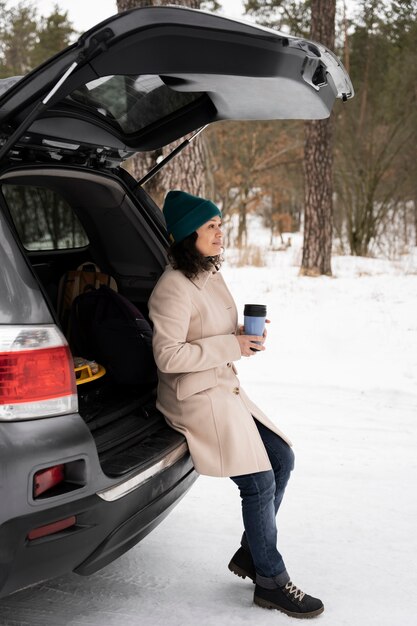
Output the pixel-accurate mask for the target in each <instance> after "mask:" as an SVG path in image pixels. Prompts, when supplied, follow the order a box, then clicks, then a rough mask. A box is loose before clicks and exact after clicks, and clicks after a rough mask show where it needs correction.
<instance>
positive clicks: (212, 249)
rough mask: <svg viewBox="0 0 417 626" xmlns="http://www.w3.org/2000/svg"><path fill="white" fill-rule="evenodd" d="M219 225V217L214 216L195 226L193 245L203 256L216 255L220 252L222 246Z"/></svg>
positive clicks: (220, 222)
mask: <svg viewBox="0 0 417 626" xmlns="http://www.w3.org/2000/svg"><path fill="white" fill-rule="evenodd" d="M221 225H222V221H221V219H220V217H218V216H216V217H212V218H211V220H209V221H208V222H206V223H205V224H203V225H202V226H200V228H197V230H196V232H197V235H198V236H197V240H196V242H195V247H196V248H197V250H198V251H199V252H200V254H202V255H203V256H217V255H218V254H220V253H221V249H222V246H223V238H222V230H221Z"/></svg>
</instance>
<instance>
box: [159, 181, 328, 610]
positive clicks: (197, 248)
mask: <svg viewBox="0 0 417 626" xmlns="http://www.w3.org/2000/svg"><path fill="white" fill-rule="evenodd" d="M163 213H164V216H165V220H166V224H167V230H168V233H169V236H170V239H171V246H170V249H169V251H168V256H169V260H170V262H171V265H170V266H168V267H167V268H166V270H165V272H164V274H163V275H162V276H161V278H160V279H159V281H158V283H157V285H156V287H155V289H154V291H153V293H152V295H151V298H150V300H149V314H150V318H151V320H152V322H153V325H154V336H153V347H154V354H155V360H156V364H157V366H158V377H159V384H158V398H157V406H158V408H159V409H160V411H162V413H163V414H164V415H165V417H166V419H167V421H168V423H169V424H170V425H171V426H172V427H173V428H175V429H176V430H178V431H180V432H182V433H183V434H184V435H185V437H186V438H187V442H188V446H189V449H190V453H191V457H192V459H193V463H194V466H195V468H196V470H197V471H198V472H199V473H200V474H205V475H208V476H229V477H230V478H231V479H232V480H233V481H234V483H235V484H236V485H237V486H238V488H239V490H240V495H241V498H242V515H243V522H244V528H245V532H244V533H243V536H242V539H241V547H240V548H239V549H238V550H237V552H236V553H235V554H234V556H233V557H232V559H231V561H230V563H229V569H230V570H231V571H232V572H234V573H235V574H237V575H238V576H241V577H243V578H245V577H246V576H248V577H249V578H251V579H252V580H253V581H254V582H255V583H256V586H255V594H254V602H255V603H256V604H258V605H260V606H264V607H268V608H274V609H278V610H280V611H283V612H284V613H286V614H287V615H292V616H294V617H313V616H315V615H319V614H320V613H321V612H322V611H323V608H324V607H323V604H322V602H321V601H320V600H318V599H316V598H312V597H311V596H308V595H307V594H305V593H303V592H302V591H300V590H299V589H298V588H297V587H296V586H295V585H294V584H293V583H292V582H291V581H290V577H289V575H288V573H287V570H286V568H285V564H284V561H283V558H282V556H281V555H280V553H279V552H278V550H277V527H276V519H275V517H276V514H277V512H278V509H279V506H280V504H281V501H282V497H283V495H284V491H285V486H286V484H287V481H288V478H289V475H290V472H291V470H292V469H293V465H294V455H293V452H292V450H291V447H290V445H291V444H290V442H289V441H288V440H287V439H286V437H285V436H284V435H283V434H282V433H281V432H280V431H279V430H278V429H277V428H276V426H275V425H274V424H273V423H272V422H271V421H270V420H269V419H268V418H267V416H266V415H265V414H264V413H263V412H262V411H261V410H260V409H259V408H258V407H257V406H256V405H255V404H254V403H253V402H252V401H251V400H250V399H249V398H248V396H247V395H246V393H245V392H244V391H243V389H242V387H241V386H240V383H239V379H238V378H237V375H236V369H235V366H234V361H238V360H239V359H240V358H241V357H242V356H244V357H252V356H256V353H257V352H259V351H262V350H265V346H264V345H263V344H264V341H265V338H266V333H264V336H263V337H257V336H253V335H244V334H243V333H242V330H243V329H242V327H238V324H237V310H236V306H235V303H234V301H233V298H232V296H231V294H230V292H229V290H228V288H227V287H226V284H225V282H224V280H223V278H222V275H221V273H220V272H219V269H220V264H221V250H222V232H221V212H220V210H219V209H218V207H217V206H216V205H215V204H213V203H212V202H210V201H209V200H205V199H203V198H199V197H196V196H192V195H190V194H188V193H185V192H183V191H170V192H169V193H168V194H167V197H166V199H165V203H164V208H163ZM256 342H260V343H256Z"/></svg>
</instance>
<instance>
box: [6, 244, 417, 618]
mask: <svg viewBox="0 0 417 626" xmlns="http://www.w3.org/2000/svg"><path fill="white" fill-rule="evenodd" d="M294 244H295V245H294V246H293V247H291V248H289V249H288V250H287V251H286V252H268V254H267V258H268V265H267V266H266V267H259V268H254V267H246V268H242V267H239V268H237V267H232V266H230V264H229V265H228V264H227V262H226V263H225V266H224V270H223V273H224V275H225V277H226V280H227V281H228V282H229V285H230V287H231V291H232V293H233V295H234V296H235V300H236V302H237V304H238V307H239V310H243V304H244V303H245V302H259V303H265V304H267V305H268V317H269V318H270V319H271V324H270V325H269V327H268V341H267V344H266V346H267V350H266V351H265V352H264V353H263V354H260V355H256V356H254V357H251V358H249V359H243V360H241V361H239V363H238V364H237V367H238V369H239V375H240V378H241V381H242V384H243V385H244V386H245V389H246V391H247V392H249V394H250V395H251V397H252V398H253V399H254V400H255V401H256V402H258V404H259V405H260V406H261V407H262V408H263V409H264V410H265V411H266V412H267V413H268V414H269V416H270V417H271V418H272V419H273V420H274V421H275V422H276V423H277V424H278V425H279V427H280V428H281V429H282V430H283V431H284V432H285V433H286V434H287V435H288V436H289V437H290V438H291V439H292V441H293V443H294V450H295V453H296V468H295V471H294V473H293V476H292V478H291V480H290V483H289V486H288V490H287V493H286V496H285V499H284V503H283V505H282V508H281V511H280V518H279V529H280V537H279V546H280V549H281V552H282V553H283V555H284V558H285V561H286V564H287V569H288V570H289V573H290V575H291V577H292V579H293V581H294V582H295V583H296V584H297V585H298V586H299V587H300V588H301V589H303V590H305V591H307V592H308V593H310V594H312V595H317V596H318V597H320V598H321V599H322V600H323V602H324V604H325V612H324V613H323V614H322V615H321V616H320V617H318V618H317V623H320V624H321V625H322V626H415V625H416V624H417V615H416V607H415V598H416V589H417V564H416V555H417V539H416V530H415V529H416V522H417V498H416V493H417V455H416V450H417V255H416V254H415V255H414V257H413V256H408V257H404V258H403V259H402V260H401V261H397V262H388V261H382V260H375V259H353V258H350V257H336V258H334V260H333V272H334V277H333V278H325V277H321V278H316V279H311V278H300V277H298V276H297V274H298V268H297V267H296V264H297V263H298V262H299V254H300V252H299V245H300V241H299V240H298V239H297V238H295V240H294ZM415 252H416V253H417V251H415ZM229 258H232V254H231V255H230V257H229ZM241 530H242V526H241V519H240V502H239V497H238V493H237V489H236V487H235V486H234V484H233V483H232V482H231V481H230V480H229V479H218V478H217V479H216V478H206V477H200V478H199V480H198V481H197V483H196V484H195V485H194V486H193V488H192V489H191V491H190V492H189V494H188V495H187V496H186V497H185V498H184V499H183V500H182V502H181V503H180V504H179V505H178V506H177V507H176V509H174V511H173V512H172V513H171V514H170V516H169V517H168V518H167V519H166V520H165V521H164V522H163V523H162V524H161V525H160V526H159V527H158V528H157V529H156V530H155V531H154V532H152V533H151V534H150V535H149V536H148V537H147V538H146V539H145V540H144V541H143V542H142V543H141V544H139V545H138V546H136V547H135V548H134V549H133V550H131V551H130V552H129V553H127V554H126V555H124V556H123V557H121V558H120V559H119V560H118V561H116V562H114V563H112V564H111V565H110V566H108V567H107V568H105V569H104V570H102V571H101V572H98V573H97V574H96V575H94V576H92V577H90V578H80V577H78V576H76V575H69V576H65V577H61V578H59V579H57V580H54V581H51V582H48V583H44V584H41V585H38V586H36V587H34V588H32V589H29V590H25V591H22V592H19V593H17V594H15V595H14V596H12V597H10V598H7V599H4V600H2V601H0V624H1V626H23V625H30V626H49V625H50V626H63V625H65V626H98V625H100V626H116V625H117V626H119V625H123V626H139V625H141V626H223V625H226V624H227V625H229V624H230V625H232V626H243V625H249V624H250V625H256V626H273V625H274V626H276V625H279V624H290V623H291V622H293V623H299V622H298V621H297V622H294V620H293V618H290V617H287V616H285V615H283V614H281V613H278V612H277V611H268V610H266V609H261V608H259V607H256V606H254V605H253V603H252V595H253V585H252V583H251V582H250V581H249V582H248V581H247V580H246V581H243V580H242V579H240V578H237V577H236V576H233V575H232V574H231V573H230V572H229V571H228V569H227V563H228V561H229V559H230V557H231V555H232V554H233V553H234V551H235V550H236V548H237V547H238V545H239V538H240V534H241Z"/></svg>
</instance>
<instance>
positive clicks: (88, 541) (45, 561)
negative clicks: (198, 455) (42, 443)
mask: <svg viewBox="0 0 417 626" xmlns="http://www.w3.org/2000/svg"><path fill="white" fill-rule="evenodd" d="M196 478H197V473H196V472H195V470H194V468H193V465H192V462H191V458H190V456H189V454H186V455H185V456H183V457H182V458H180V459H179V460H178V461H177V462H176V463H174V464H173V465H171V466H170V467H168V468H167V469H165V470H163V471H161V472H159V473H158V474H156V475H154V476H152V477H150V478H149V479H148V480H147V481H146V482H144V483H143V484H142V485H140V486H139V487H138V488H136V489H134V490H133V491H131V492H129V493H128V494H126V495H125V496H123V497H121V498H119V499H117V500H115V501H111V502H109V501H105V500H103V499H102V498H101V497H99V496H98V495H92V496H87V497H84V498H81V499H79V500H75V501H72V502H68V503H66V504H62V505H60V506H58V507H54V508H51V509H48V510H47V511H39V512H37V513H32V514H29V515H25V516H23V517H19V518H15V519H10V520H8V521H7V522H5V523H4V524H3V525H2V526H0V597H2V596H5V595H7V594H10V593H12V592H14V591H17V590H18V589H21V588H23V587H25V586H28V585H31V584H34V583H36V582H40V581H41V580H46V579H50V578H55V577H57V576H60V575H62V574H65V573H68V572H71V571H75V572H76V573H78V574H82V575H88V574H92V573H93V572H95V571H97V570H98V569H100V568H102V567H104V566H105V565H107V564H108V563H110V562H111V561H113V560H114V559H115V558H117V557H118V556H120V555H121V554H123V553H124V552H126V550H128V549H129V548H131V547H132V546H133V545H135V544H136V543H137V542H138V541H140V540H141V539H142V538H143V537H144V536H145V535H147V533H149V532H150V531H151V530H152V529H153V528H154V527H155V526H157V525H158V524H159V522H161V521H162V520H163V519H164V517H165V516H166V515H167V514H168V513H169V511H170V510H171V509H172V508H173V507H174V506H175V504H177V502H178V501H179V500H180V499H181V498H182V496H184V495H185V493H186V492H187V490H188V489H189V488H190V487H191V485H192V484H193V482H194V481H195V480H196ZM73 515H75V517H76V525H75V526H72V527H71V528H68V529H67V530H63V531H61V532H59V533H56V534H54V535H50V536H48V537H42V538H40V539H35V540H33V541H29V540H28V539H27V535H28V532H29V531H30V530H32V529H34V528H37V527H39V526H43V525H45V524H49V523H52V522H54V521H57V520H61V519H65V518H67V517H70V516H73Z"/></svg>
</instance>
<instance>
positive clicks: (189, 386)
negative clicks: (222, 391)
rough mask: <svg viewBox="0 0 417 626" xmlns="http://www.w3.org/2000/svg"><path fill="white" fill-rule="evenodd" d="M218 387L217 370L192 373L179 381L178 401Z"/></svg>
mask: <svg viewBox="0 0 417 626" xmlns="http://www.w3.org/2000/svg"><path fill="white" fill-rule="evenodd" d="M216 385H217V374H216V371H215V370H213V369H212V370H206V371H205V372H190V373H189V374H185V375H184V376H181V378H179V379H178V380H177V398H178V400H185V399H186V398H189V397H190V396H193V395H194V394H195V393H200V392H201V391H205V390H206V389H210V388H211V387H215V386H216Z"/></svg>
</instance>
